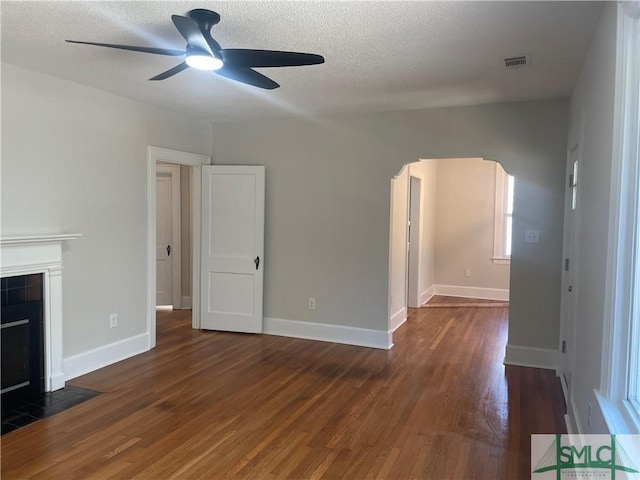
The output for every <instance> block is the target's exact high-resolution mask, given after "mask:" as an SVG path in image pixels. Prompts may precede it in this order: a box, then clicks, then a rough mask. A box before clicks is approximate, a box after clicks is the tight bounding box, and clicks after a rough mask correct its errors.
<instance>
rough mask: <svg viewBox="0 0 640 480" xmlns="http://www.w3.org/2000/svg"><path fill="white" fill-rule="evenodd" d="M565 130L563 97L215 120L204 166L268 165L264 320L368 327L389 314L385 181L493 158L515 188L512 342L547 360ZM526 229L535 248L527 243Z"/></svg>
mask: <svg viewBox="0 0 640 480" xmlns="http://www.w3.org/2000/svg"><path fill="white" fill-rule="evenodd" d="M566 129H567V102H566V101H564V100H553V101H544V102H523V103H509V104H500V105H484V106H475V107H461V108H442V109H430V110H413V111H403V112H387V113H377V114H368V115H344V116H332V117H323V118H313V119H309V118H290V119H284V118H283V119H270V120H269V121H268V122H266V121H263V120H260V121H248V122H237V123H216V124H214V125H213V128H212V134H213V141H212V145H213V148H212V158H213V162H214V163H216V164H263V165H266V172H267V176H266V232H265V234H266V239H265V248H266V251H265V316H267V317H277V318H282V319H290V320H300V321H313V322H317V323H324V324H340V325H348V326H353V327H363V328H369V329H375V330H386V329H387V317H388V312H389V309H388V286H389V278H388V266H389V209H390V203H389V202H390V179H391V178H392V177H393V176H394V175H396V174H397V173H398V172H399V171H400V169H401V168H402V166H403V165H405V164H407V163H412V162H415V161H417V160H419V159H420V158H465V157H482V158H485V159H491V160H499V161H501V162H502V163H503V165H504V166H505V168H506V169H507V170H508V171H509V172H510V173H513V174H514V175H515V176H516V181H517V182H518V187H517V189H516V198H515V220H514V245H513V258H512V270H511V285H510V292H511V309H510V314H511V323H510V327H509V342H510V343H513V344H515V345H519V346H525V347H535V348H542V349H552V350H554V351H555V350H557V345H558V328H559V327H558V322H559V318H558V317H559V306H560V293H559V292H560V265H561V253H562V219H563V200H564V197H563V188H564V165H565V150H566V138H567V130H566ZM529 228H536V229H538V230H539V231H540V238H541V241H540V243H539V244H535V245H531V244H526V245H525V244H524V231H525V230H526V229H529ZM311 296H312V297H315V298H316V299H317V308H316V310H313V311H310V310H308V309H307V306H306V299H307V298H308V297H311Z"/></svg>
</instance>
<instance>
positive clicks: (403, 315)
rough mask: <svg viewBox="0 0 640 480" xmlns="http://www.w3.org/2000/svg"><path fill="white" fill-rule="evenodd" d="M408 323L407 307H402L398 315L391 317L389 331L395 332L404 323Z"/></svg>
mask: <svg viewBox="0 0 640 480" xmlns="http://www.w3.org/2000/svg"><path fill="white" fill-rule="evenodd" d="M406 321H407V307H402V308H401V309H400V310H398V311H397V312H396V313H394V314H393V315H391V319H390V320H389V330H390V331H392V332H395V331H396V330H397V329H398V328H400V326H401V325H402V324H404V322H406Z"/></svg>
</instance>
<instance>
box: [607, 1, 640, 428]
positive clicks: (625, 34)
mask: <svg viewBox="0 0 640 480" xmlns="http://www.w3.org/2000/svg"><path fill="white" fill-rule="evenodd" d="M639 17H640V2H638V1H637V0H636V1H634V2H621V3H619V4H618V8H617V22H618V29H617V42H616V45H617V47H616V65H617V67H616V85H615V114H614V135H613V151H612V175H611V187H612V188H611V198H610V201H611V202H610V217H609V218H611V219H612V220H613V222H612V226H611V227H610V228H609V238H608V245H609V246H608V251H607V287H606V291H605V310H604V313H605V317H604V318H605V321H604V329H603V345H602V347H603V348H602V369H601V372H602V373H601V383H600V390H599V391H596V398H597V399H598V403H599V405H600V408H601V410H602V413H603V416H604V419H605V421H606V423H607V426H608V428H609V430H610V431H611V433H640V408H638V404H637V399H635V400H630V399H629V396H630V391H629V389H630V387H631V382H630V377H629V374H630V370H633V368H630V366H631V354H632V352H633V349H634V348H635V349H636V353H638V350H637V349H638V348H640V347H639V346H638V341H636V342H635V343H634V344H632V342H631V339H632V335H637V336H638V337H639V338H637V340H640V333H635V332H634V331H633V328H634V324H633V318H634V315H640V301H638V302H636V300H638V299H640V285H638V283H639V282H640V256H639V254H640V252H638V248H639V246H640V227H639V225H638V223H640V222H639V221H638V219H639V218H640V205H639V203H640V187H639V186H638V183H639V181H640V158H639V151H638V150H639V149H640V140H639V139H638V132H639V127H640V125H639V123H640V122H639V117H640V98H638V95H639V94H638V90H637V85H638V83H639V82H640V62H639V61H638V60H637V59H638V58H639V57H638V55H639V54H640V52H639V51H638V50H640V45H639V43H640V42H639V41H638V35H639V31H640V19H639ZM634 37H635V39H634ZM634 40H635V42H634ZM634 87H635V88H634ZM638 326H640V321H637V322H636V325H635V327H636V328H637V327H638ZM636 361H637V362H638V363H636V367H635V368H638V367H640V361H638V360H636ZM634 404H635V405H634Z"/></svg>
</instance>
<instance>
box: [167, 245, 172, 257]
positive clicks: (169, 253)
mask: <svg viewBox="0 0 640 480" xmlns="http://www.w3.org/2000/svg"><path fill="white" fill-rule="evenodd" d="M170 255H171V245H167V256H170Z"/></svg>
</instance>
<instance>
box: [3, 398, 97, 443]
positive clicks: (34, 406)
mask: <svg viewBox="0 0 640 480" xmlns="http://www.w3.org/2000/svg"><path fill="white" fill-rule="evenodd" d="M98 395H100V392H94V391H92V390H85V389H83V388H77V387H65V388H63V389H61V390H57V391H55V392H46V393H43V394H41V395H40V396H39V398H37V399H34V400H32V401H31V402H30V403H25V404H22V405H18V406H15V407H14V408H12V409H11V410H8V411H6V412H4V411H3V412H2V435H4V434H5V433H9V432H12V431H14V430H17V429H18V428H20V427H24V426H25V425H29V424H30V423H33V422H37V421H38V420H41V419H43V418H45V417H49V416H51V415H54V414H56V413H60V412H62V411H64V410H67V409H68V408H71V407H75V406H76V405H79V404H81V403H82V402H85V401H87V400H91V399H92V398H94V397H97V396H98Z"/></svg>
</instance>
